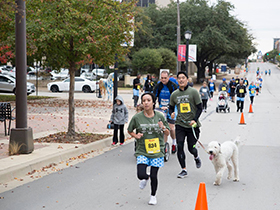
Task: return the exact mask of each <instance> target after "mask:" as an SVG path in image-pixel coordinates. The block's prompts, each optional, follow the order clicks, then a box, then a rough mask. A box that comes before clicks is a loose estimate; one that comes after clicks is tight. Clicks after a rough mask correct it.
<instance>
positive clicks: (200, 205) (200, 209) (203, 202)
mask: <svg viewBox="0 0 280 210" xmlns="http://www.w3.org/2000/svg"><path fill="white" fill-rule="evenodd" d="M195 210H208V204H207V196H206V188H205V183H204V182H201V183H200V185H199V189H198V194H197V199H196V204H195Z"/></svg>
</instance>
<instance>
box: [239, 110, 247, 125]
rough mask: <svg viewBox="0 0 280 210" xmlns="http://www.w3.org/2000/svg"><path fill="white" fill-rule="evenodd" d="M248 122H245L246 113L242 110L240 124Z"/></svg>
mask: <svg viewBox="0 0 280 210" xmlns="http://www.w3.org/2000/svg"><path fill="white" fill-rule="evenodd" d="M245 124H246V123H245V120H244V114H243V112H241V118H240V123H239V125H245Z"/></svg>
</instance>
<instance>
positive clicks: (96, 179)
mask: <svg viewBox="0 0 280 210" xmlns="http://www.w3.org/2000/svg"><path fill="white" fill-rule="evenodd" d="M258 66H259V67H260V68H261V70H262V71H263V72H264V70H265V69H267V68H270V69H271V70H272V75H271V76H268V75H266V76H263V78H264V88H263V90H262V93H261V94H260V95H259V96H258V97H256V98H255V104H254V107H253V108H254V113H248V111H247V110H249V99H248V97H247V98H246V100H245V110H244V115H245V121H246V125H239V124H238V123H239V121H240V113H237V112H236V106H235V104H234V103H231V102H230V104H229V106H230V107H231V112H230V113H216V111H215V108H216V103H217V101H216V98H215V97H214V100H213V101H209V102H208V106H209V107H208V110H207V113H203V114H202V115H201V117H200V119H201V122H202V128H201V136H200V140H201V141H202V143H203V145H204V146H206V145H207V144H208V143H209V142H210V141H212V140H217V141H219V142H223V141H226V140H240V141H241V145H240V147H239V150H240V155H239V160H240V161H239V162H240V182H232V181H229V180H226V173H225V174H224V177H223V182H222V185H221V186H219V187H216V186H213V184H212V183H213V182H214V179H215V172H214V168H213V166H212V164H211V162H210V160H209V158H208V155H207V154H206V153H205V152H204V150H203V149H202V148H201V147H199V155H200V157H201V159H202V168H200V169H196V168H195V164H194V161H193V158H192V157H191V156H190V154H189V153H188V152H186V154H187V167H188V173H189V176H188V177H187V178H185V179H178V178H176V176H177V174H178V173H179V172H180V167H179V164H178V161H177V157H176V155H171V158H170V160H169V161H168V162H167V163H165V166H164V167H163V168H161V169H160V171H159V188H158V192H157V198H158V204H157V205H156V206H153V207H151V208H154V209H161V210H165V209H171V208H174V209H194V206H195V202H196V197H197V193H198V187H199V183H200V182H205V183H206V191H207V202H208V207H209V209H216V210H224V209H227V210H231V209H232V210H235V209H256V210H263V209H273V210H274V209H275V210H276V209H277V210H278V209H280V208H279V206H280V203H279V196H280V191H279V187H280V186H279V182H278V179H279V173H280V163H279V158H280V153H279V147H280V143H279V140H278V139H279V135H280V132H279V128H278V125H279V123H278V122H279V120H280V99H279V98H280V95H279V91H278V89H279V88H278V87H277V84H278V81H279V79H280V71H279V70H278V69H277V68H276V67H275V66H274V65H272V64H266V63H258V64H251V66H250V69H249V70H250V71H249V74H248V75H247V77H248V79H249V81H251V80H255V70H256V68H257V67H258ZM230 76H231V75H230ZM124 98H125V100H126V99H127V100H131V101H130V102H129V101H128V103H132V99H130V98H131V94H124ZM132 142H133V140H130V141H128V142H127V144H125V145H124V146H122V147H113V148H111V147H107V148H109V149H108V150H106V151H105V149H104V151H99V152H97V154H96V155H93V157H90V158H77V159H78V160H73V162H63V161H61V162H62V163H59V164H58V165H57V166H55V169H54V168H53V167H50V168H49V169H50V170H51V171H52V170H53V171H52V172H51V171H41V172H36V174H32V176H38V178H36V179H31V178H30V175H29V176H27V177H28V179H31V180H34V181H33V182H27V183H26V184H24V185H22V186H18V187H16V188H14V189H10V190H8V191H6V192H2V193H0V197H1V199H0V207H1V209H22V206H24V209H115V208H122V209H146V208H150V206H148V205H147V202H148V200H149V194H150V187H149V184H148V185H147V186H146V188H145V189H144V190H140V189H139V187H138V185H139V181H138V179H137V177H136V162H135V157H134V156H133V148H134V144H133V143H132ZM185 151H187V150H185ZM74 157H77V156H74ZM75 161H76V162H75ZM1 162H2V160H0V163H1ZM67 163H68V165H67ZM62 165H64V167H62ZM66 166H67V167H66ZM48 174H50V175H48ZM46 175H48V176H46ZM40 176H41V177H43V176H44V177H43V178H41V179H40ZM18 179H23V180H22V181H20V180H18ZM25 179H27V178H26V176H25V177H17V180H15V181H13V183H14V182H17V183H23V182H25ZM10 184H11V183H8V184H7V185H10ZM11 185H12V184H11ZM3 186H4V185H3ZM4 187H5V186H4ZM6 188H7V187H6Z"/></svg>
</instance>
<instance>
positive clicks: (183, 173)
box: [177, 170, 188, 179]
mask: <svg viewBox="0 0 280 210" xmlns="http://www.w3.org/2000/svg"><path fill="white" fill-rule="evenodd" d="M187 176H188V172H187V171H186V170H182V171H181V173H179V174H178V175H177V178H181V179H183V178H185V177H187Z"/></svg>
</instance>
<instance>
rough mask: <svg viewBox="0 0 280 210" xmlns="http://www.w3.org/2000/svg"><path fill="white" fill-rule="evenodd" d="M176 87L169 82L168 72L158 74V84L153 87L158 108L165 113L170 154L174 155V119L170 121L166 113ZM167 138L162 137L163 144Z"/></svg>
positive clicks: (175, 149)
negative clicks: (170, 148)
mask: <svg viewBox="0 0 280 210" xmlns="http://www.w3.org/2000/svg"><path fill="white" fill-rule="evenodd" d="M177 87H178V86H177V85H176V84H175V83H174V82H171V81H170V80H169V73H168V71H162V72H161V74H160V82H159V83H158V84H157V85H156V86H155V88H154V91H153V93H154V94H155V96H156V99H158V103H159V107H160V108H161V110H163V111H164V112H165V113H167V122H168V124H169V127H170V136H171V138H172V150H171V151H172V154H175V153H176V151H177V148H176V144H177V143H176V136H175V119H171V117H170V114H169V112H168V105H169V101H170V96H171V93H172V92H173V91H174V90H176V89H177ZM167 137H168V136H164V140H165V142H166V141H167Z"/></svg>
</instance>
